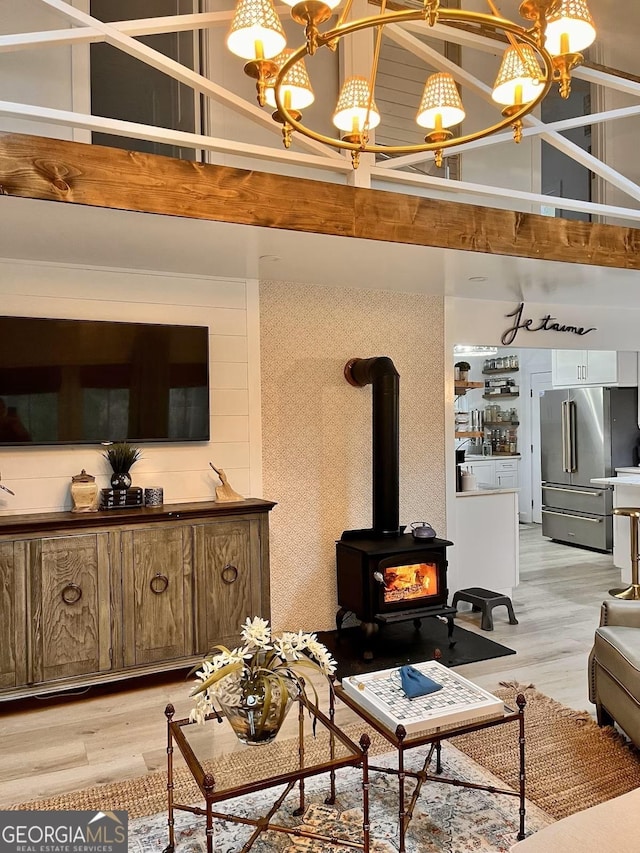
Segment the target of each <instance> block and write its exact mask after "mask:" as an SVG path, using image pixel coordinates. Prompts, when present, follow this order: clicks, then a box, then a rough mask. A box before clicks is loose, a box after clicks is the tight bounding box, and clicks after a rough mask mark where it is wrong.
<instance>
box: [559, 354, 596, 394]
mask: <svg viewBox="0 0 640 853" xmlns="http://www.w3.org/2000/svg"><path fill="white" fill-rule="evenodd" d="M586 364H587V353H586V350H553V351H552V353H551V383H552V385H554V386H558V387H561V388H562V387H564V388H567V387H569V388H573V387H575V386H576V385H583V384H584V382H585V380H586Z"/></svg>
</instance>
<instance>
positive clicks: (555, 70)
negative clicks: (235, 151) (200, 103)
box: [227, 0, 596, 168]
mask: <svg viewBox="0 0 640 853" xmlns="http://www.w3.org/2000/svg"><path fill="white" fill-rule="evenodd" d="M284 2H285V3H286V4H287V5H288V6H290V7H291V17H292V18H293V20H294V21H296V22H297V23H299V24H301V25H302V27H303V29H304V37H303V39H301V42H302V43H301V44H299V46H297V47H294V48H293V49H289V48H286V44H285V37H284V31H283V29H282V26H281V24H280V21H279V19H278V15H277V13H276V11H275V8H274V5H273V0H238V5H237V9H236V13H235V17H234V19H233V23H232V25H231V31H230V33H229V35H228V37H227V45H228V47H229V49H230V50H231V51H232V52H233V53H235V54H237V55H238V56H241V57H243V58H244V59H246V60H248V61H247V62H246V63H245V66H244V71H245V73H246V74H247V75H249V76H250V77H253V78H255V80H256V90H257V92H258V103H259V104H260V106H264V105H265V104H269V105H270V106H271V107H275V112H273V114H272V118H273V119H274V120H275V121H276V122H279V123H280V124H281V125H282V136H283V141H284V145H285V147H287V148H288V147H289V146H290V145H291V140H292V135H293V134H294V133H299V134H302V135H303V136H305V137H307V138H309V139H312V140H314V141H315V142H319V143H322V144H323V145H327V146H333V147H334V148H338V149H340V150H342V151H345V152H349V154H350V156H351V160H352V164H353V167H354V168H357V167H358V163H359V161H360V155H361V154H362V153H363V152H366V153H368V154H372V155H381V156H384V157H385V158H389V157H395V156H397V155H402V154H406V155H417V154H422V153H423V152H428V153H429V154H432V155H433V157H434V159H435V163H436V166H441V165H442V162H443V153H444V151H445V150H448V149H451V148H452V147H453V146H459V145H462V144H467V143H473V142H475V141H476V140H480V139H482V138H484V137H487V136H489V135H491V134H494V133H498V132H500V131H503V130H506V129H507V128H512V130H513V138H514V140H515V141H516V142H520V140H521V139H522V137H523V118H524V117H525V116H527V115H528V114H529V113H531V112H532V111H533V110H534V109H535V108H536V107H537V106H538V105H539V104H540V103H541V101H542V100H543V98H545V97H546V95H547V93H548V92H549V90H550V88H551V85H552V84H553V83H554V82H557V83H558V86H559V90H560V94H561V96H562V97H563V98H567V97H568V96H569V94H570V91H571V72H572V71H573V69H574V68H576V67H577V66H578V65H580V64H581V63H582V62H583V57H582V54H581V53H580V51H581V50H584V49H585V48H587V47H588V46H589V45H590V44H591V43H592V42H593V40H594V39H595V36H596V31H595V25H594V22H593V19H592V17H591V13H590V12H589V9H588V6H587V0H520V7H519V9H520V15H521V21H520V22H516V21H514V20H509V19H507V18H504V17H501V13H500V12H499V10H498V8H497V6H496V3H495V1H494V0H486V5H487V7H488V11H485V12H481V11H477V10H476V7H477V6H478V3H477V2H474V4H473V5H474V8H473V10H469V11H467V10H465V9H464V8H463V6H464V5H465V0H460V2H456V3H452V4H449V3H447V4H446V5H445V4H443V3H442V2H441V0H421V2H414V3H412V5H411V7H409V8H408V7H406V6H398V5H396V4H391V3H390V2H389V3H388V2H387V0H370V5H369V6H367V4H364V5H365V7H366V8H372V7H373V5H374V3H375V7H376V12H375V14H370V15H366V16H365V17H361V18H356V17H354V15H353V7H352V0H345V3H344V8H343V10H342V11H341V12H340V13H339V14H338V15H337V18H332V16H333V14H334V13H333V10H334V9H335V8H336V7H337V6H339V5H340V2H341V0H284ZM467 2H470V0H467ZM418 7H419V8H418ZM406 24H411V25H412V26H413V27H416V26H417V27H418V28H420V29H421V30H422V35H423V36H424V37H427V38H431V37H432V36H433V37H435V38H440V39H442V40H443V41H446V39H447V36H446V35H443V33H445V32H447V31H448V32H449V33H455V32H459V31H460V30H462V31H465V30H466V31H469V32H472V33H475V32H479V33H480V34H482V36H483V38H485V39H490V38H493V39H494V40H495V44H496V46H499V49H496V51H495V54H496V56H495V67H496V68H498V66H499V68H498V73H497V76H496V78H495V84H494V87H493V92H492V99H493V101H494V103H495V104H496V105H499V106H500V107H501V110H498V109H495V113H496V118H495V121H494V120H491V119H490V120H489V122H488V123H487V125H486V126H483V125H481V126H480V127H476V126H473V120H470V119H467V120H466V121H465V123H464V131H465V132H464V133H463V132H462V130H461V128H458V126H459V125H461V123H462V122H463V120H464V119H465V109H464V107H463V105H462V102H461V99H460V94H459V92H458V86H457V83H456V80H460V79H463V80H464V79H467V78H464V77H463V76H462V75H458V74H457V72H456V70H455V67H452V65H451V64H450V63H449V64H448V65H444V66H443V61H441V59H440V57H439V55H438V54H436V53H435V52H432V53H431V54H430V55H428V56H425V57H424V61H425V66H426V69H425V75H424V76H425V78H427V80H426V84H425V87H424V91H423V95H422V100H421V101H420V103H419V105H418V104H416V107H417V114H416V123H417V124H418V126H419V127H422V128H425V130H426V132H425V135H424V142H417V143H416V142H415V141H414V142H411V143H409V142H407V143H403V142H402V141H400V142H398V143H396V142H395V141H394V142H393V143H392V144H383V141H382V139H381V140H380V142H379V143H377V142H376V140H375V135H374V134H371V135H370V131H372V130H374V128H376V127H378V125H380V123H381V116H380V113H379V111H378V108H377V106H376V103H375V97H374V96H375V94H376V77H377V74H378V66H379V63H380V53H381V50H380V48H381V45H382V43H383V38H384V33H385V31H384V28H385V26H387V25H389V27H390V29H388V30H386V33H390V32H392V30H391V28H392V27H394V28H398V29H400V30H402V28H403V26H404V25H406ZM434 24H438V28H437V31H434V30H433V29H431V28H432V27H433V26H434ZM321 25H325V26H321ZM367 33H368V34H369V36H370V39H371V47H372V48H373V49H372V50H369V49H368V48H367V47H366V45H365V47H364V49H362V50H360V49H357V50H354V51H353V57H354V63H355V69H354V70H355V71H356V74H355V75H354V76H352V77H349V78H348V79H347V80H346V81H345V82H344V83H343V85H342V88H341V91H340V95H339V97H338V103H337V106H336V109H335V111H334V113H333V117H332V119H333V124H334V125H335V127H336V128H337V129H338V132H337V133H336V132H333V133H332V134H331V135H329V133H328V132H327V133H324V132H320V131H319V130H316V129H314V128H313V127H311V126H310V125H309V124H308V123H305V122H304V121H303V120H302V110H304V109H306V107H308V106H309V105H310V104H311V103H312V101H313V97H314V96H313V89H312V86H311V81H310V79H309V74H308V73H307V67H305V60H307V61H308V71H309V72H311V80H313V71H314V68H313V64H312V62H311V61H310V60H312V59H313V57H314V55H315V54H316V53H317V52H318V51H321V50H330V51H335V50H336V49H337V48H338V46H341V44H343V43H345V42H347V40H348V39H350V38H352V37H353V36H355V35H356V34H357V36H358V38H359V39H362V38H363V36H365V35H366V34H367ZM449 38H451V40H452V41H455V40H456V37H455V36H449ZM505 42H507V49H506V51H505V52H504V55H503V56H502V61H501V62H500V60H499V59H498V55H499V54H500V53H501V52H502V49H503V46H504V43H505ZM366 56H370V57H371V60H370V61H369V60H366V61H365V59H364V57H366ZM360 57H363V59H362V60H361V59H360ZM360 62H362V63H365V64H364V65H362V66H361V65H360V64H359V63H360ZM443 67H445V68H446V69H447V71H449V70H450V71H451V73H444V72H443V71H441V70H440V69H441V68H443ZM432 72H435V73H432ZM467 85H468V83H465V96H466V92H467V88H466V87H467ZM468 89H469V90H470V89H471V86H468ZM380 97H381V96H380ZM398 97H399V99H400V98H401V99H402V100H403V102H404V103H406V101H405V98H406V97H408V95H407V93H402V92H399V93H398ZM316 112H317V110H316ZM327 118H328V117H327ZM325 123H327V121H326V120H325ZM450 128H458V129H457V131H456V132H455V133H454V131H452V130H450ZM389 135H391V134H389ZM414 159H415V158H414Z"/></svg>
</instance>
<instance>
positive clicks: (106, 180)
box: [0, 132, 640, 270]
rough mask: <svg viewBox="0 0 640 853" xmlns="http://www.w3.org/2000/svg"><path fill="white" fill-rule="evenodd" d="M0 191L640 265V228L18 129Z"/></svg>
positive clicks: (2, 154) (5, 151)
mask: <svg viewBox="0 0 640 853" xmlns="http://www.w3.org/2000/svg"><path fill="white" fill-rule="evenodd" d="M0 190H1V191H2V192H4V194H6V195H11V196H21V197H22V198H38V199H47V200H49V201H58V202H67V203H71V204H83V205H91V206H94V207H107V208H117V209H120V210H137V211H141V212H144V213H161V214H167V215H170V216H171V215H172V216H182V217H186V218H188V219H207V220H212V221H219V222H234V223H238V224H242V225H259V226H263V227H268V228H286V229H290V230H292V231H311V232H315V233H317V234H334V235H337V236H341V237H360V238H362V239H367V240H383V241H385V242H395V243H409V244H412V245H415V246H436V247H441V248H445V249H462V250H464V251H468V252H487V253H491V254H493V255H513V256H515V257H521V258H536V259H538V260H547V261H564V262H566V263H576V264H597V265H599V266H603V267H619V268H622V269H636V270H637V269H640V229H638V228H628V227H623V226H619V225H604V224H601V223H599V222H579V221H576V220H569V219H560V218H554V217H549V216H541V215H539V214H534V213H524V212H522V211H514V210H503V209H498V208H491V207H480V206H478V205H473V204H460V203H457V202H452V201H442V200H440V199H431V198H426V197H425V196H419V195H415V196H412V195H405V194H402V193H393V192H387V191H382V190H372V189H365V188H362V187H350V186H341V185H339V184H335V183H329V182H324V181H317V180H310V179H303V178H297V177H295V178H294V177H289V176H287V175H273V174H268V173H265V172H257V171H248V170H244V169H236V168H232V167H230V166H216V165H202V164H198V165H197V166H194V164H193V163H192V162H191V161H187V160H176V159H172V158H170V157H161V156H159V155H155V154H142V153H140V152H135V153H132V152H130V151H122V150H119V149H115V148H108V147H105V146H102V145H85V144H84V143H81V142H68V141H66V140H62V139H49V138H46V137H38V136H27V135H26V134H18V133H6V132H3V133H0ZM52 215H55V214H52Z"/></svg>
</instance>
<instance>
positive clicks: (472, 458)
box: [458, 453, 640, 473]
mask: <svg viewBox="0 0 640 853" xmlns="http://www.w3.org/2000/svg"><path fill="white" fill-rule="evenodd" d="M487 459H520V454H519V453H513V454H505V453H491V454H490V455H489V456H481V455H480V454H475V453H468V454H465V457H464V462H459V463H458V464H459V465H466V464H467V462H469V463H471V462H483V461H485V460H487ZM638 471H639V473H640V469H638Z"/></svg>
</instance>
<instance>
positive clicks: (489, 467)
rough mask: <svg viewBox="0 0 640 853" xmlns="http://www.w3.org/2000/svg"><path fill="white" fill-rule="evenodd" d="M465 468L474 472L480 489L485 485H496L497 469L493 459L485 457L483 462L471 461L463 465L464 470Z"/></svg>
mask: <svg viewBox="0 0 640 853" xmlns="http://www.w3.org/2000/svg"><path fill="white" fill-rule="evenodd" d="M465 468H467V469H469V470H470V471H472V472H473V474H474V475H475V478H476V482H477V483H478V488H479V489H481V488H482V487H483V486H495V479H496V470H495V466H494V464H493V460H492V459H486V460H485V459H483V460H482V462H472V461H469V462H468V463H466V464H465V465H463V466H462V469H463V470H464V469H465Z"/></svg>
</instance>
